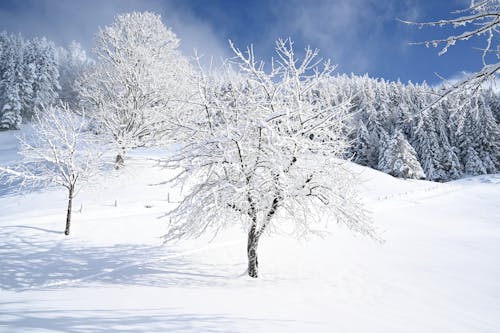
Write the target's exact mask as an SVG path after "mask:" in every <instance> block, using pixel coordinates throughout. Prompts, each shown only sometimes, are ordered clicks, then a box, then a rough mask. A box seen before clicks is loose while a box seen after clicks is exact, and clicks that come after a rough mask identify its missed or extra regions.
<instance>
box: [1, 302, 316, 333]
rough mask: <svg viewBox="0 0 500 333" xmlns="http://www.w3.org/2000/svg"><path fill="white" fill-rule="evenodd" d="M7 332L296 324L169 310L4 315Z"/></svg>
mask: <svg viewBox="0 0 500 333" xmlns="http://www.w3.org/2000/svg"><path fill="white" fill-rule="evenodd" d="M0 305H2V304H1V303H0ZM3 314H4V315H5V316H6V317H7V318H9V319H8V320H7V321H5V322H4V324H7V325H8V327H9V328H10V330H11V332H23V331H28V330H29V331H31V330H32V329H40V328H43V329H48V330H51V331H57V332H68V333H84V332H89V333H90V332H92V333H105V332H119V333H132V332H134V333H135V332H237V331H241V329H242V328H243V327H247V328H248V327H255V326H256V325H257V326H260V327H269V326H270V325H272V326H275V325H279V326H282V327H283V326H285V325H286V326H290V325H292V326H293V325H294V324H296V323H302V324H304V323H306V324H315V323H313V322H303V321H300V320H283V319H270V318H252V317H250V316H246V317H241V316H231V315H227V314H217V313H214V314H206V315H200V314H190V313H179V312H178V310H176V309H173V308H159V309H148V310H144V309H134V308H132V309H127V310H113V311H111V310H67V311H61V310H25V309H23V310H22V311H7V312H3Z"/></svg>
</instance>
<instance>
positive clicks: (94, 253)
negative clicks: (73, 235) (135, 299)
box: [0, 226, 234, 291]
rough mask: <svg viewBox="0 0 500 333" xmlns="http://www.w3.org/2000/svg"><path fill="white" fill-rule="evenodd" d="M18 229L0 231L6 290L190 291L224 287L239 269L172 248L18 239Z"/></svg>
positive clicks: (0, 284) (0, 275)
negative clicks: (105, 287) (99, 286)
mask: <svg viewBox="0 0 500 333" xmlns="http://www.w3.org/2000/svg"><path fill="white" fill-rule="evenodd" d="M18 227H21V228H24V227H25V226H18ZM30 228H33V227H30ZM16 229H17V228H13V227H4V228H0V239H1V240H2V242H1V243H0V267H1V269H0V290H2V289H3V290H15V291H23V290H37V289H45V288H57V287H59V286H62V285H66V286H67V285H70V286H72V287H78V286H79V285H83V284H88V283H104V284H111V285H139V286H157V287H169V286H188V287H189V286H201V285H221V284H224V283H227V282H228V281H229V279H232V278H233V277H231V276H230V275H231V273H234V271H232V270H233V269H234V267H229V268H228V267H227V266H226V267H225V268H224V266H215V265H208V264H203V263H198V262H197V263H193V262H190V261H189V260H188V259H187V258H185V257H183V256H182V255H181V254H178V253H176V252H175V250H172V249H169V248H168V247H161V246H156V247H155V246H145V245H128V244H120V245H114V246H91V245H89V246H85V244H84V245H80V244H77V243H74V242H69V241H68V240H67V239H66V238H57V237H56V236H50V235H49V234H46V233H43V234H40V235H39V236H38V237H29V238H26V237H25V235H17V234H16ZM34 229H36V228H34ZM40 230H41V231H44V232H48V233H59V232H56V231H53V230H45V229H41V228H40ZM51 238H52V239H51Z"/></svg>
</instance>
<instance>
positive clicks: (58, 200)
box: [0, 133, 500, 333]
mask: <svg viewBox="0 0 500 333" xmlns="http://www.w3.org/2000/svg"><path fill="white" fill-rule="evenodd" d="M9 140H10V139H8V138H7V136H6V135H5V133H0V143H2V144H3V147H4V148H2V149H3V150H2V152H6V153H5V154H4V153H2V159H3V161H8V160H9V156H10V157H11V158H13V156H14V155H15V148H12V144H15V142H14V141H9ZM7 142H11V146H10V148H9V146H8V144H7ZM0 146H1V145H0ZM151 154H152V152H151V151H147V150H143V151H140V150H139V151H136V152H135V153H134V155H133V157H132V160H131V161H129V164H128V165H127V167H126V168H125V169H124V170H122V171H120V172H115V173H114V175H113V176H112V177H108V179H106V180H105V181H103V187H101V186H99V187H97V186H96V187H93V188H90V189H87V190H85V191H84V192H82V193H80V194H79V196H78V197H77V199H76V202H75V210H76V212H75V214H74V223H73V226H72V235H71V236H70V237H66V236H64V234H63V233H62V231H63V229H64V214H65V204H66V203H65V198H64V194H65V193H64V192H61V191H59V190H55V189H46V190H43V191H39V192H35V193H31V194H25V195H19V194H14V193H11V192H6V193H4V194H3V195H2V196H0V211H1V212H2V213H1V215H0V240H1V242H0V332H23V333H24V332H304V331H309V332H384V333H386V332H419V333H420V332H499V331H500V316H499V315H498V314H499V313H500V282H499V281H500V280H499V277H500V264H499V263H500V262H499V258H498V254H499V253H500V206H499V205H498V199H499V198H500V175H490V176H481V177H474V178H469V179H464V180H461V181H456V182H452V183H447V184H436V183H431V182H426V181H403V180H398V179H395V178H393V177H390V176H388V175H385V174H382V173H380V172H377V171H374V170H370V169H367V168H363V167H359V166H355V165H353V166H352V168H354V169H355V171H356V172H357V173H358V174H359V176H360V178H361V179H363V180H364V183H363V185H362V186H361V191H362V193H363V197H364V198H365V201H366V204H367V206H368V208H369V209H370V210H371V211H372V212H373V218H374V219H375V221H376V224H377V226H378V227H379V229H380V233H381V236H382V237H383V238H384V239H385V243H384V244H378V243H376V242H373V241H371V240H369V239H365V238H363V237H359V236H353V235H351V234H349V233H348V232H346V231H345V230H343V229H337V228H335V227H334V228H332V229H331V231H332V234H331V235H330V236H328V237H326V238H324V239H318V238H311V239H309V240H304V241H300V242H299V241H296V240H293V239H289V238H286V237H284V236H273V237H269V236H268V237H266V238H264V239H263V240H262V244H261V248H260V258H259V263H260V269H261V272H262V278H259V279H258V280H253V279H250V278H248V277H246V276H245V275H244V274H242V273H243V272H244V270H245V268H246V255H245V243H244V241H245V235H244V233H243V232H242V231H241V230H239V229H238V228H235V230H229V231H227V232H226V233H224V234H222V235H220V236H219V237H217V238H216V239H215V240H214V241H212V242H209V240H208V239H195V240H188V241H186V242H182V243H177V244H167V245H162V240H161V235H162V234H163V233H164V231H165V224H166V223H165V222H166V221H165V219H164V218H163V219H162V218H159V217H161V216H162V214H163V213H164V212H165V211H167V210H168V208H169V207H171V205H174V204H175V203H171V202H172V201H175V200H176V198H178V194H177V191H176V190H175V189H169V188H168V186H166V185H158V183H160V182H161V181H163V180H165V179H166V178H167V176H168V175H167V174H166V171H165V170H161V169H159V168H157V167H156V166H155V163H154V162H153V161H150V160H148V156H150V155H151ZM154 154H158V152H154ZM155 184H156V185H155ZM169 201H170V203H169ZM115 203H116V205H115ZM80 208H82V211H81V212H79V210H80Z"/></svg>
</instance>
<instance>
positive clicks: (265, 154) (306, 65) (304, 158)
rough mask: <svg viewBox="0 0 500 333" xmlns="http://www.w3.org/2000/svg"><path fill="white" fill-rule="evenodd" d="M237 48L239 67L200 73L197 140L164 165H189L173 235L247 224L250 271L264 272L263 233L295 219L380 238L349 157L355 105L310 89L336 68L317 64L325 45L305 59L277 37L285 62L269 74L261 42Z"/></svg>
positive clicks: (310, 226)
mask: <svg viewBox="0 0 500 333" xmlns="http://www.w3.org/2000/svg"><path fill="white" fill-rule="evenodd" d="M231 46H232V49H233V51H234V52H235V54H236V57H237V67H238V70H237V71H236V72H235V71H231V70H230V69H227V68H225V71H224V75H222V78H221V75H220V74H219V75H215V74H214V75H202V76H201V78H200V80H199V92H200V94H199V97H198V98H197V99H196V100H195V103H197V104H198V106H199V107H198V108H197V110H198V113H199V114H198V117H197V118H194V117H193V118H192V119H193V120H192V121H191V122H189V123H184V124H180V125H182V128H184V129H186V130H189V131H191V136H188V139H186V140H185V141H184V142H183V143H182V146H181V147H180V148H179V150H178V151H176V152H175V153H174V154H173V156H171V157H170V158H169V159H168V160H167V161H166V165H167V166H169V167H172V168H175V169H176V170H181V171H180V173H179V174H178V176H177V177H176V178H175V180H176V181H178V182H180V183H182V184H183V185H184V186H185V188H186V189H188V193H187V195H186V196H185V197H184V199H183V200H182V202H181V203H180V205H179V206H178V207H177V208H176V209H175V210H173V211H172V212H170V216H171V224H170V229H169V232H168V234H167V235H166V238H167V239H173V238H180V237H184V236H197V235H200V234H202V233H204V232H205V231H212V232H214V233H217V232H218V231H219V230H221V229H224V228H225V227H228V226H232V225H235V224H236V225H243V227H244V229H245V231H246V232H247V235H248V238H247V256H248V274H249V276H251V277H254V278H256V277H258V258H257V248H258V244H259V240H260V238H261V236H262V235H263V234H264V233H265V232H273V231H276V230H279V229H280V228H286V227H285V226H286V225H287V221H293V230H294V231H295V232H296V234H297V235H305V234H308V233H320V232H322V231H324V227H325V224H324V223H325V222H326V221H325V220H322V218H326V219H332V218H334V219H336V221H337V222H339V223H341V224H344V225H345V226H347V227H348V228H350V229H352V230H354V231H357V232H360V233H362V234H365V235H370V236H374V230H373V228H372V226H371V224H370V223H369V221H368V220H367V218H366V216H365V213H364V210H363V208H362V207H361V205H360V203H359V201H358V199H357V195H356V192H355V188H354V184H355V181H354V176H353V174H352V173H351V172H350V171H349V169H348V167H346V166H345V161H343V160H342V159H341V157H342V156H343V154H344V151H345V148H346V146H347V141H346V137H345V126H346V123H347V122H346V120H347V113H348V109H349V104H347V103H344V104H341V105H334V106H332V104H331V103H330V99H331V98H332V96H326V95H321V99H320V100H318V96H316V98H314V99H313V98H311V95H310V94H312V93H314V89H315V87H316V86H317V85H318V84H319V83H320V82H321V81H322V79H323V78H325V77H327V76H329V75H330V73H331V71H332V70H333V67H332V66H331V65H330V64H329V62H327V63H326V64H325V67H324V68H323V69H319V68H318V67H316V65H315V64H316V55H317V50H311V49H309V48H308V49H306V51H305V54H304V56H303V58H302V59H301V60H299V59H298V58H297V57H296V55H295V53H294V50H293V43H292V42H291V41H290V40H278V41H277V43H276V53H277V59H278V60H277V61H275V62H273V63H272V64H271V65H270V68H271V69H270V70H269V71H266V70H265V66H264V65H263V63H261V62H258V61H257V60H256V59H255V57H254V52H253V48H248V49H247V52H246V53H244V52H242V51H240V50H239V49H237V48H236V47H234V45H232V44H231ZM221 80H222V83H221ZM223 85H225V86H226V87H228V89H226V92H227V93H225V94H221V93H220V89H219V88H218V87H221V86H223ZM312 100H314V101H315V102H312Z"/></svg>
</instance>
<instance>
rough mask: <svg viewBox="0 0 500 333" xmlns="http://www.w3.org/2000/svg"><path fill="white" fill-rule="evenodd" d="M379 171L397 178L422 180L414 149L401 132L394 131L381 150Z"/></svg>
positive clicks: (421, 170) (422, 172) (420, 167)
mask: <svg viewBox="0 0 500 333" xmlns="http://www.w3.org/2000/svg"><path fill="white" fill-rule="evenodd" d="M378 168H379V170H380V171H382V172H385V173H388V174H390V175H392V176H394V177H398V178H413V179H423V178H425V173H424V171H423V169H422V166H421V165H420V163H419V162H418V159H417V153H416V152H415V149H413V147H412V146H411V145H410V144H409V143H408V140H407V139H406V137H405V136H404V134H403V133H402V131H401V130H396V131H395V133H394V134H393V135H392V137H391V139H390V140H389V142H388V144H387V146H386V147H385V149H384V150H383V153H382V155H381V159H380V161H379V166H378Z"/></svg>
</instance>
